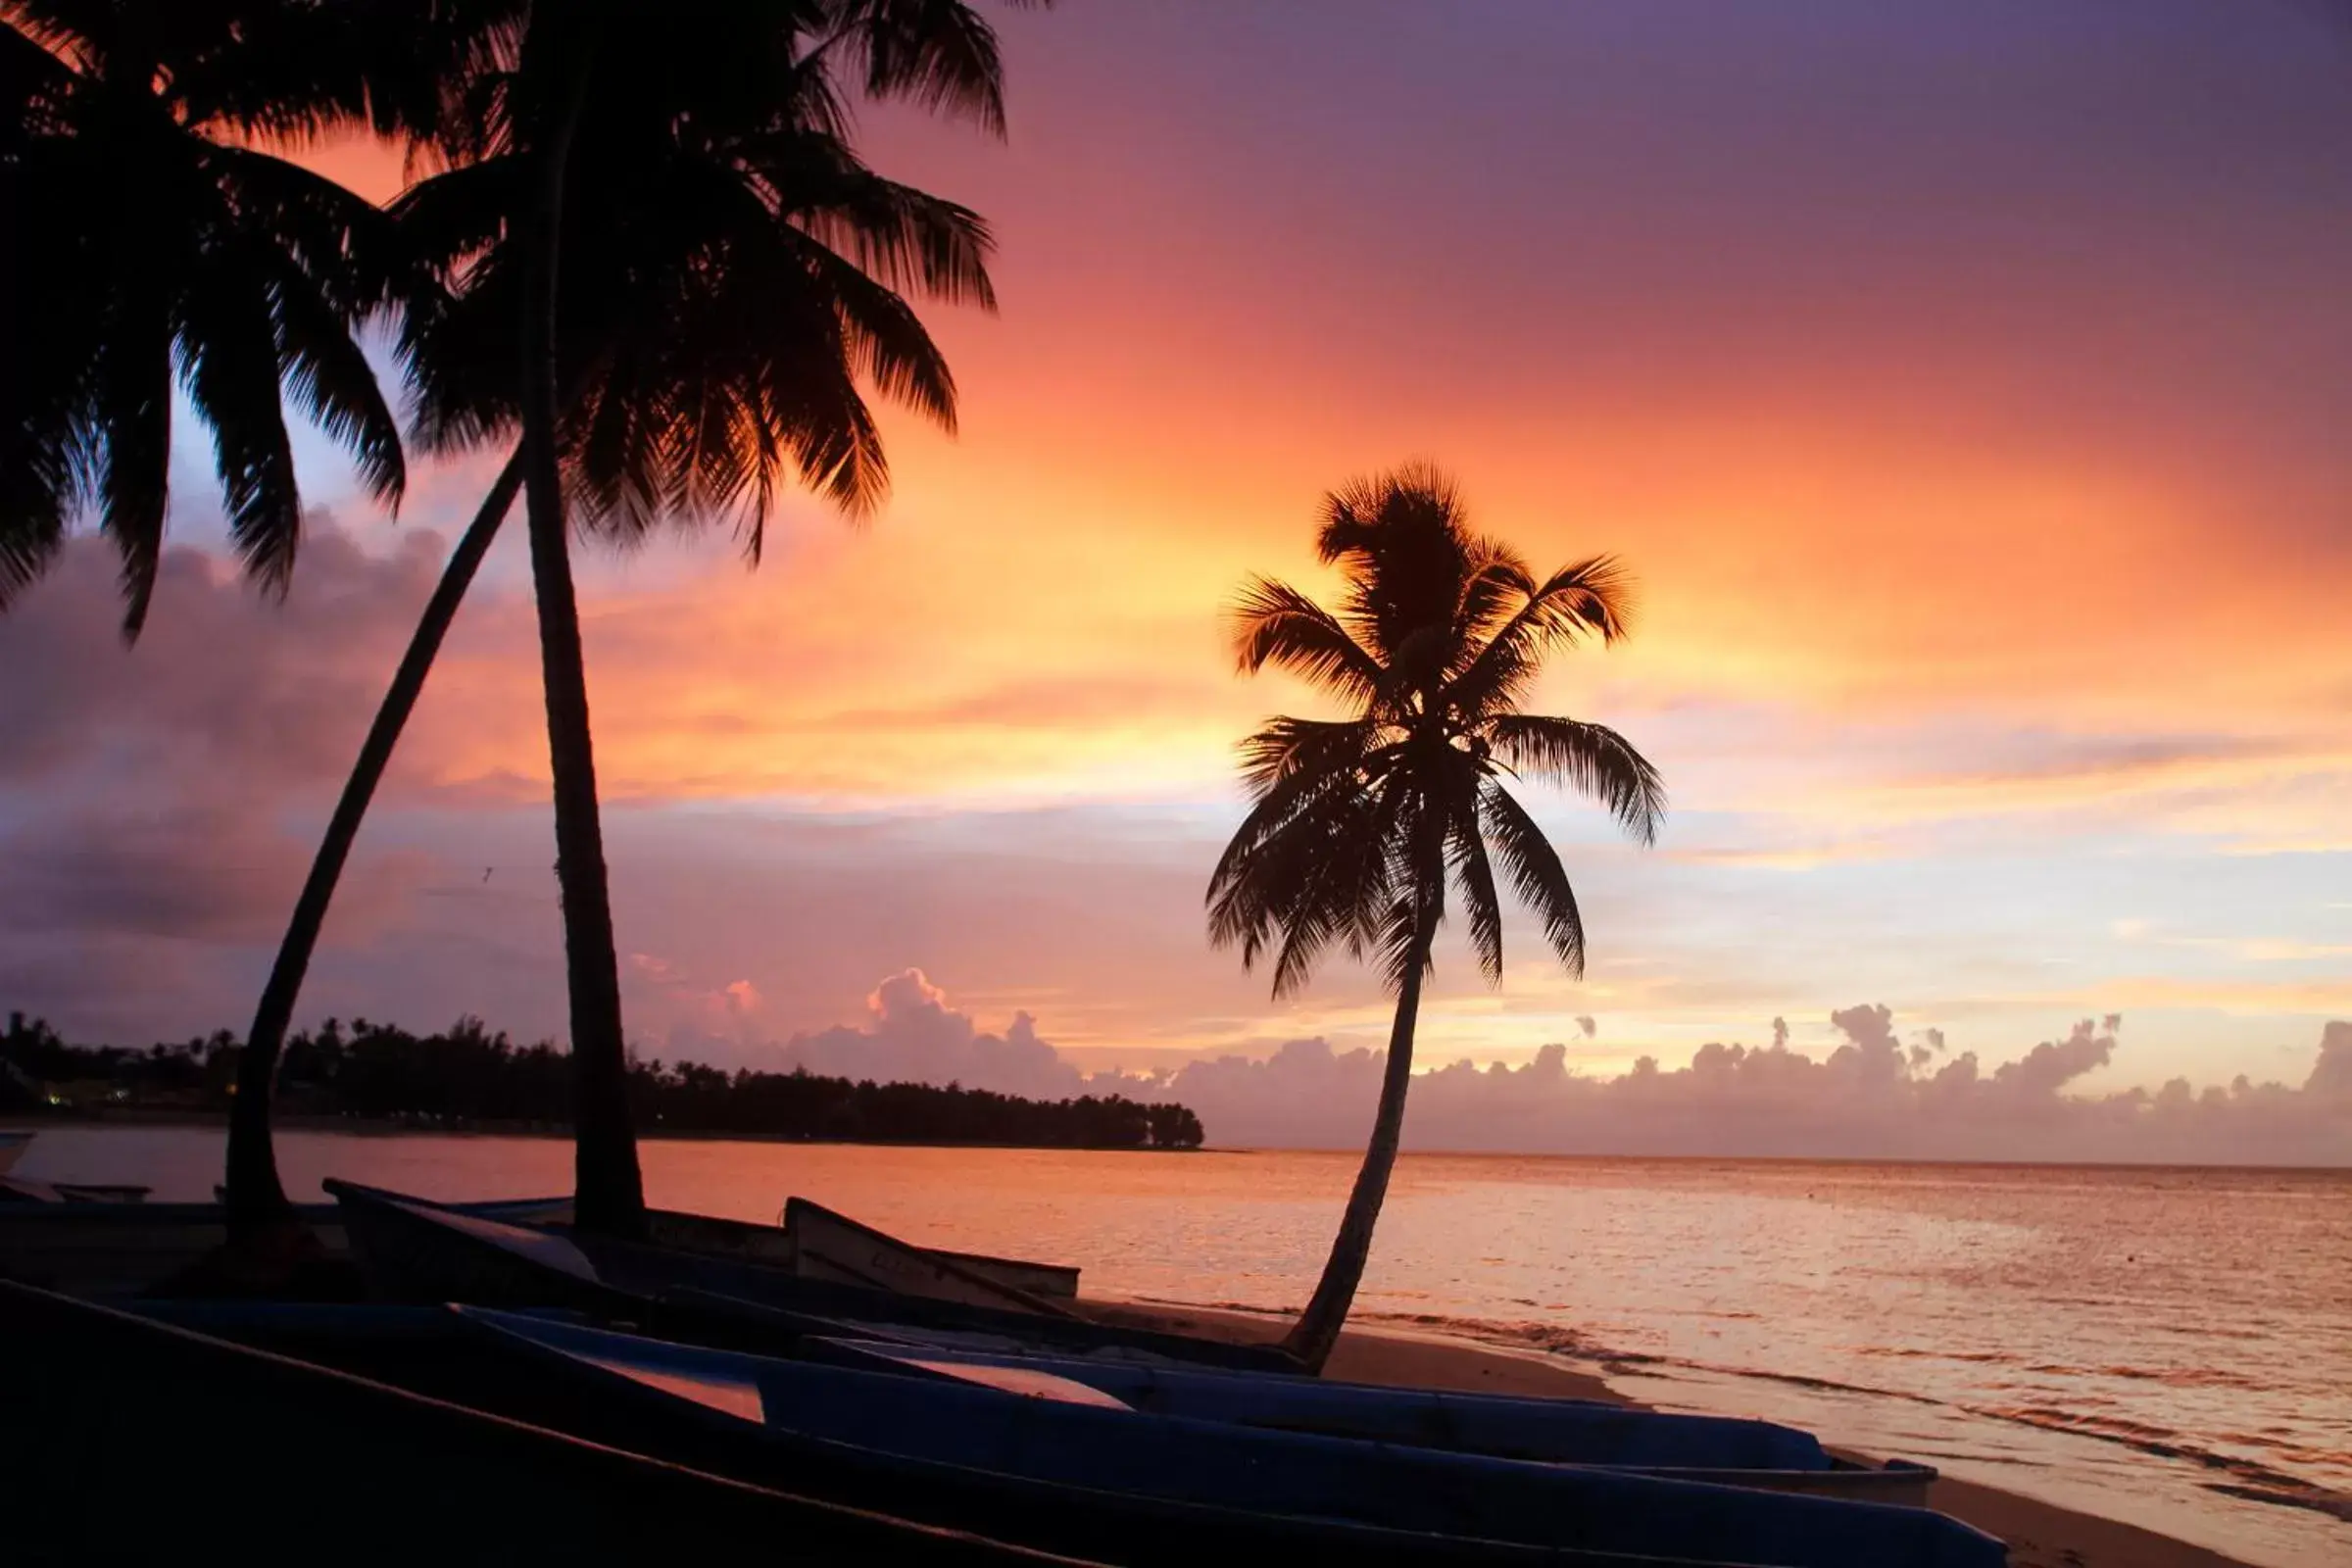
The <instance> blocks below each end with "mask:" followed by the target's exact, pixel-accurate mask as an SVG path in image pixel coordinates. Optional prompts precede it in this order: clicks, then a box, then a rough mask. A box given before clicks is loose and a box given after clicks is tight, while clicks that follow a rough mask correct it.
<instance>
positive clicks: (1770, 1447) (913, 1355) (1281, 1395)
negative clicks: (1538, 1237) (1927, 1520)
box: [796, 1334, 1936, 1507]
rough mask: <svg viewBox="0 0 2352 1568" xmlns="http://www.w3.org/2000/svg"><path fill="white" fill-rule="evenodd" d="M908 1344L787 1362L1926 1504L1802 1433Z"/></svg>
mask: <svg viewBox="0 0 2352 1568" xmlns="http://www.w3.org/2000/svg"><path fill="white" fill-rule="evenodd" d="M913 1340H914V1337H913V1336H909V1335H905V1334H902V1335H901V1336H900V1337H899V1338H897V1339H895V1340H889V1341H877V1340H866V1341H850V1340H837V1339H828V1338H824V1337H811V1338H809V1339H808V1340H806V1341H804V1342H803V1343H802V1344H801V1345H800V1346H799V1348H798V1349H797V1351H796V1353H797V1354H798V1355H799V1356H800V1357H801V1358H803V1359H805V1360H818V1361H825V1362H829V1363H831V1364H834V1365H839V1366H850V1367H860V1368H864V1369H867V1370H870V1371H880V1372H895V1373H899V1374H901V1375H904V1376H912V1377H930V1378H939V1379H947V1380H971V1379H974V1378H979V1379H981V1380H983V1381H986V1380H987V1379H989V1378H990V1377H991V1376H993V1375H994V1374H998V1373H1004V1372H1012V1373H1015V1374H1043V1375H1046V1376H1051V1377H1055V1378H1060V1379H1064V1380H1067V1381H1069V1382H1072V1383H1077V1384H1081V1385H1084V1386H1086V1387H1088V1388H1092V1389H1096V1390H1099V1391H1100V1392H1102V1393H1103V1394H1105V1395H1108V1396H1110V1397H1113V1398H1116V1399H1117V1400H1119V1401H1120V1402H1121V1403H1122V1404H1125V1405H1126V1406H1128V1407H1130V1408H1132V1409H1136V1410H1142V1411H1147V1412H1149V1413H1151V1414H1153V1415H1173V1416H1185V1417H1189V1418H1192V1419H1195V1420H1201V1421H1221V1422H1226V1423H1228V1424H1231V1425H1235V1426H1246V1427H1259V1428H1264V1429H1266V1430H1269V1431H1277V1432H1310V1433H1320V1434H1322V1435H1324V1436H1326V1437H1337V1438H1359V1439H1365V1440H1368V1441H1373V1442H1381V1443H1397V1444H1406V1445H1410V1446H1416V1447H1425V1448H1443V1449H1446V1450H1448V1451H1451V1452H1456V1453H1483V1454H1488V1455H1491V1456H1493V1457H1495V1458H1507V1459H1533V1460H1539V1461H1544V1462H1549V1463H1561V1464H1583V1465H1596V1466H1600V1467H1602V1468H1607V1469H1631V1470H1639V1471H1642V1473H1644V1474H1648V1475H1663V1476H1670V1477H1675V1478H1679V1479H1682V1480H1686V1481H1709V1482H1714V1483H1716V1484H1719V1485H1723V1486H1739V1487H1761V1488H1764V1489H1766V1490H1768V1491H1775V1492H1805V1493H1812V1494H1815V1495H1823V1496H1839V1497H1852V1498H1859V1499H1867V1500H1869V1501H1874V1502H1892V1503H1902V1504H1906V1505H1910V1506H1914V1507H1917V1506H1922V1505H1924V1504H1925V1503H1926V1502H1927V1500H1928V1485H1929V1483H1930V1482H1932V1481H1934V1480H1935V1479H1936V1472H1935V1470H1934V1469H1932V1468H1930V1467H1929V1466H1927V1465H1920V1464H1907V1463H1904V1462H1902V1461H1900V1460H1896V1461H1892V1462H1889V1463H1887V1464H1885V1465H1864V1464H1856V1463H1854V1462H1852V1461H1850V1460H1845V1459H1840V1458H1838V1457H1837V1456H1835V1455H1833V1454H1831V1453H1830V1452H1829V1451H1828V1450H1826V1449H1824V1448H1823V1447H1822V1446H1821V1442H1820V1440H1819V1439H1817V1438H1815V1437H1814V1436H1813V1435H1812V1434H1811V1433H1809V1432H1800V1431H1798V1430H1797V1429H1795V1428H1794V1427H1785V1426H1777V1425H1775V1424H1773V1423H1771V1422H1768V1421H1748V1420H1739V1419H1734V1418H1731V1417H1727V1416H1708V1415H1679V1414H1674V1413H1670V1412H1664V1411H1654V1410H1640V1409H1635V1408H1632V1407H1630V1406H1627V1405H1621V1404H1603V1403H1599V1402H1597V1401H1593V1400H1586V1399H1537V1398H1521V1397H1506V1396H1500V1395H1491V1394H1454V1393H1445V1392H1440V1391H1436V1390H1427V1389H1397V1388H1384V1387H1378V1386H1375V1385H1371V1384H1362V1383H1339V1382H1332V1381H1329V1380H1324V1379H1310V1378H1295V1377H1271V1378H1269V1377H1258V1376H1253V1375H1251V1374H1249V1373H1235V1372H1213V1371H1208V1370H1206V1369H1196V1368H1183V1367H1164V1366H1158V1367H1155V1366H1143V1365H1136V1364H1119V1363H1110V1362H1103V1361H1099V1360H1098V1361H1090V1360H1086V1359H1084V1358H1081V1357H1050V1356H1019V1355H1008V1354H1005V1353H1004V1352H1001V1351H986V1350H970V1349H960V1348H952V1347H947V1346H925V1345H921V1344H919V1343H913Z"/></svg>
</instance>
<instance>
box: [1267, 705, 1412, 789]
mask: <svg viewBox="0 0 2352 1568" xmlns="http://www.w3.org/2000/svg"><path fill="white" fill-rule="evenodd" d="M1380 735H1381V728H1380V725H1379V724H1378V723H1376V722H1375V721H1373V720H1371V719H1364V718H1351V719H1340V720H1332V719H1322V718H1291V717H1288V716H1277V717H1274V718H1270V719H1268V720H1266V722H1265V723H1264V724H1263V725H1262V726H1260V727H1259V728H1258V729H1257V731H1256V732H1255V733H1253V734H1251V735H1250V738H1249V739H1247V740H1245V741H1243V742H1242V744H1241V754H1242V779H1243V781H1244V782H1245V783H1246V784H1248V785H1249V787H1250V793H1251V794H1252V795H1254V796H1257V797H1259V798H1260V799H1263V798H1264V797H1265V795H1266V794H1267V792H1269V791H1270V790H1272V789H1273V788H1274V787H1275V786H1276V785H1278V784H1280V783H1281V782H1283V781H1284V780H1286V779H1290V778H1293V777H1297V776H1299V775H1301V774H1307V775H1315V776H1322V775H1327V774H1332V773H1337V772H1340V771H1342V770H1347V769H1357V768H1360V767H1361V766H1362V765H1363V763H1364V762H1365V760H1367V757H1368V754H1369V753H1370V752H1371V751H1372V748H1373V745H1374V743H1375V742H1377V741H1378V740H1379V739H1380Z"/></svg>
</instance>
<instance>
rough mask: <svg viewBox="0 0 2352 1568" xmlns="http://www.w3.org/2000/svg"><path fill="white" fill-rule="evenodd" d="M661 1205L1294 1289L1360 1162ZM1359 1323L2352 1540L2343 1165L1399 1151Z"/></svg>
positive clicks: (163, 1154) (835, 1159)
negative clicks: (816, 1221)
mask: <svg viewBox="0 0 2352 1568" xmlns="http://www.w3.org/2000/svg"><path fill="white" fill-rule="evenodd" d="M220 1158H221V1136H220V1134H219V1133H217V1132H213V1131H209V1130H202V1129H139V1130H127V1129H124V1130H116V1129H82V1130H74V1129H51V1130H47V1131H44V1132H43V1133H42V1134H41V1136H40V1138H39V1140H38V1142H37V1143H35V1145H34V1146H33V1148H32V1149H31V1150H30V1151H29V1152H27V1153H26V1154H25V1159H24V1162H23V1164H22V1165H21V1166H20V1167H19V1170H20V1173H21V1174H23V1175H27V1176H59V1177H67V1178H73V1177H79V1178H82V1179H86V1180H113V1181H135V1182H145V1183H147V1184H149V1185H151V1186H153V1187H154V1188H156V1190H157V1195H158V1196H159V1197H163V1198H200V1197H204V1196H208V1195H209V1193H210V1191H211V1188H212V1184H213V1182H214V1181H215V1180H216V1178H217V1173H218V1171H219V1169H220ZM644 1158H645V1167H646V1181H647V1187H648V1196H649V1198H650V1199H651V1200H652V1201H655V1202H657V1203H660V1204H662V1205H664V1206H667V1207H675V1208H690V1209H699V1210H702V1211H705V1212H708V1213H714V1214H727V1215H733V1216H737V1217H740V1218H745V1219H765V1220H772V1219H773V1218H774V1217H775V1216H776V1214H777V1211H778V1210H779V1209H780V1208H781V1207H782V1205H783V1201H784V1199H785V1197H786V1195H788V1194H791V1193H800V1194H804V1195H806V1196H808V1197H810V1198H813V1199H816V1200H817V1201H821V1202H825V1203H829V1204H832V1205H834V1206H836V1207H839V1208H842V1209H844V1210H846V1211H848V1212H849V1213H852V1214H854V1215H857V1216H858V1217H860V1218H863V1219H866V1220H869V1221H871V1222H872V1223H874V1224H877V1225H880V1226H882V1227H884V1228H886V1229H889V1230H892V1231H896V1232H898V1233H900V1234H902V1235H904V1236H906V1237H907V1238H909V1239H912V1240H916V1241H921V1242H926V1243H931V1244H935V1245H940V1246H951V1247H958V1248H964V1249H969V1250H985V1251H996V1252H1008V1253H1016V1254H1022V1255H1028V1256H1035V1257H1043V1258H1054V1259H1058V1260H1062V1261H1068V1262H1075V1263H1078V1264H1081V1265H1082V1266H1083V1267H1084V1268H1085V1270H1086V1274H1085V1285H1086V1289H1087V1290H1088V1291H1089V1292H1090V1293H1092V1294H1097V1295H1108V1296H1122V1297H1129V1298H1152V1299H1163V1300H1171V1301H1183V1302H1190V1303H1196V1304H1208V1305H1217V1304H1228V1305H1242V1306H1249V1307H1258V1308H1282V1307H1295V1306H1296V1305H1298V1304H1299V1302H1300V1301H1302V1300H1303V1299H1304V1298H1305V1296H1306V1293H1307V1291H1308V1290H1309V1288H1310V1287H1311V1286H1312V1284H1313V1279H1314V1275H1315V1271H1316V1269H1317V1268H1318V1267H1319V1266H1320V1264H1321V1261H1322V1256H1323V1251H1324V1249H1325V1248H1326V1247H1327V1246H1328V1245H1329V1241H1330V1236H1331V1231H1332V1226H1333V1224H1334V1222H1335V1220H1336V1217H1337V1215H1338V1212H1339V1208H1340V1205H1341V1203H1342V1201H1344V1200H1345V1197H1346V1194H1347V1188H1348V1181H1349V1179H1350V1177H1351V1176H1352V1174H1353V1170H1354V1160H1353V1157H1352V1156H1349V1155H1342V1154H1321V1153H1293V1152H1280V1153H1216V1152H1209V1153H1200V1154H1146V1153H1064V1152H1028V1151H1011V1150H925V1149H869V1148H845V1147H835V1146H809V1145H784V1144H733V1143H657V1144H649V1145H647V1146H646V1148H645V1151H644ZM281 1161H282V1163H283V1166H284V1168H285V1173H286V1176H287V1180H288V1185H289V1187H291V1188H294V1189H296V1190H297V1192H298V1195H300V1196H315V1195H316V1191H317V1183H318V1181H319V1178H320V1177H322V1176H327V1175H345V1176H349V1177H352V1178H354V1179H356V1180H361V1181H368V1182H374V1183H379V1184H382V1185H384V1186H389V1187H395V1188H402V1189H407V1190H410V1191H414V1192H417V1193H421V1194H426V1195H431V1196H447V1197H461V1196H477V1197H492V1196H520V1195H524V1194H534V1193H547V1192H562V1191H564V1190H567V1188H568V1186H569V1181H570V1151H569V1148H568V1146H566V1145H564V1144H561V1143H557V1142H551V1141H545V1140H531V1139H509V1138H427V1137H346V1136H341V1135H332V1134H302V1133H296V1134H289V1135H286V1136H285V1137H284V1138H283V1140H282V1143H281ZM1360 1307H1361V1310H1362V1311H1363V1312H1364V1313H1365V1314H1366V1315H1367V1316H1373V1317H1378V1318H1382V1319H1385V1320H1388V1321H1391V1322H1415V1321H1416V1320H1417V1322H1416V1326H1417V1327H1418V1328H1420V1329H1422V1330H1424V1331H1442V1332H1447V1333H1452V1334H1458V1335H1465V1336H1471V1337H1477V1338H1482V1339H1488V1340H1493V1341H1496V1342H1499V1343H1503V1344H1507V1345H1511V1346H1514V1347H1517V1348H1523V1349H1527V1350H1530V1351H1544V1352H1549V1353H1555V1354H1560V1355H1563V1356H1565V1357H1567V1358H1569V1359H1571V1360H1574V1361H1576V1362H1578V1363H1580V1364H1583V1365H1587V1366H1590V1367H1592V1368H1593V1369H1596V1370H1599V1371H1601V1372H1602V1373H1603V1374H1604V1375H1606V1376H1607V1377H1608V1378H1609V1379H1610V1381H1611V1383H1612V1384H1613V1385H1614V1386H1615V1387H1617V1388H1619V1389H1621V1390H1622V1391H1624V1392H1625V1393H1627V1394H1629V1395H1631V1396H1634V1397H1639V1398H1642V1399H1644V1400H1647V1401H1649V1402H1651V1403H1654V1404H1658V1405H1661V1406H1669V1407H1681V1408H1693V1409H1707V1410H1718V1411H1727V1412H1733V1413H1740V1414H1747V1415H1757V1416H1764V1417H1769V1418H1772V1419H1775V1420H1782V1421H1789V1422H1793V1423H1795V1424H1798V1425H1801V1426H1804V1427H1807V1428H1810V1429H1811V1430H1813V1431H1816V1432H1819V1433H1820V1434H1821V1435H1822V1436H1823V1437H1824V1438H1825V1439H1827V1440H1829V1441H1832V1442H1838V1443H1844V1444H1847V1445H1851V1446H1857V1447H1861V1448H1866V1449H1869V1450H1871V1451H1874V1452H1878V1453H1882V1454H1891V1455H1898V1456H1902V1457H1906V1458H1913V1459H1919V1460H1924V1461H1926V1462H1928V1463H1932V1464H1935V1465H1936V1466H1938V1467H1939V1468H1941V1469H1943V1470H1944V1471H1945V1472H1946V1473H1948V1474H1952V1475H1956V1476H1961V1477H1964V1478H1967V1479H1971V1480H1980V1481H1985V1482H1988V1483H1990V1484H1992V1485H1995V1486H2001V1487H2006V1488H2009V1489H2011V1490H2013V1491H2018V1492H2023V1493H2027V1494H2030V1495H2035V1496H2039V1497H2042V1498H2045V1499H2047V1500H2049V1501H2052V1502H2057V1503H2062V1504H2065V1505H2067V1506H2071V1507H2077V1508H2082V1509H2085V1510H2087V1511H2090V1512H2094V1513H2100V1514H2105V1515H2108V1516H2110V1517H2113V1518H2118V1519H2126V1520H2130V1521H2131V1522H2132V1523H2135V1524H2140V1525H2144V1526H2147V1527H2148V1528H2151V1529H2155V1530H2160V1531H2163V1532H2165V1533H2167V1534H2170V1535H2175V1536H2179V1537H2181V1538H2183V1539H2186V1540H2191V1541H2194V1542H2197V1543H2199V1544H2204V1545H2208V1546H2211V1547H2214V1548H2216V1549H2219V1550H2223V1551H2227V1552H2229V1553H2230V1554H2232V1555H2235V1556H2238V1557H2241V1558H2243V1559H2245V1560H2247V1561H2249V1562H2253V1563H2257V1564H2262V1565H2265V1568H2319V1565H2321V1564H2331V1565H2337V1568H2341V1565H2343V1564H2347V1563H2352V1172H2292V1171H2261V1172H2255V1171H2213V1170H2124V1169H2084V1168H2050V1167H2006V1166H1991V1167H1987V1166H1949V1165H1942V1166H1927V1165H1857V1164H1792V1163H1780V1162H1746V1161H1725V1162H1720V1163H1717V1162H1706V1161H1691V1160H1622V1159H1559V1158H1540V1159H1539V1158H1513V1157H1487V1156H1480V1157H1452V1156H1432V1155H1408V1156H1406V1157H1405V1158H1404V1160H1403V1161H1402V1162H1401V1163H1400V1165H1399V1167H1398V1171H1397V1181H1396V1184H1395V1186H1394V1189H1393V1191H1392V1194H1391V1198H1390V1201H1389V1206H1388V1210H1387V1212H1386V1214H1385V1216H1384V1218H1383V1219H1382V1222H1381V1230H1380V1237H1379V1242H1378V1245H1377V1248H1376V1250H1375V1252H1374V1255H1373V1260H1372V1265H1371V1270H1370V1273H1369V1275H1368V1277H1367V1279H1366V1288H1365V1291H1364V1294H1363V1296H1362V1298H1361V1299H1360Z"/></svg>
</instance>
